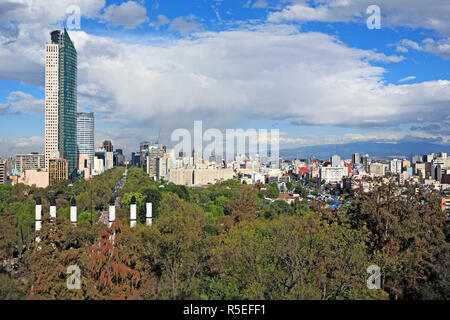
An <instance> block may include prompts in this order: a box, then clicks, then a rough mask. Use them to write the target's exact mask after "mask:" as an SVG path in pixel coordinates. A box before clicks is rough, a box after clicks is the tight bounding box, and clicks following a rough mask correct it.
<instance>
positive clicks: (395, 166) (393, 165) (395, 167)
mask: <svg viewBox="0 0 450 320" xmlns="http://www.w3.org/2000/svg"><path fill="white" fill-rule="evenodd" d="M389 171H390V172H391V173H392V174H400V173H402V160H399V159H393V160H391V161H390V162H389Z"/></svg>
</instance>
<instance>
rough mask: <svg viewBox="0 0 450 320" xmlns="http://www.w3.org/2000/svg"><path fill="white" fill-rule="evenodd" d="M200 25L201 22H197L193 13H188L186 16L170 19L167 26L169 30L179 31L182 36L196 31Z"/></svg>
mask: <svg viewBox="0 0 450 320" xmlns="http://www.w3.org/2000/svg"><path fill="white" fill-rule="evenodd" d="M201 27H202V24H201V23H200V22H198V17H197V16H196V15H194V14H190V15H188V16H186V17H178V18H175V19H173V20H172V22H171V23H170V26H169V30H172V31H176V32H179V33H180V34H181V35H182V36H185V35H186V34H188V33H190V32H193V31H198V30H200V29H201Z"/></svg>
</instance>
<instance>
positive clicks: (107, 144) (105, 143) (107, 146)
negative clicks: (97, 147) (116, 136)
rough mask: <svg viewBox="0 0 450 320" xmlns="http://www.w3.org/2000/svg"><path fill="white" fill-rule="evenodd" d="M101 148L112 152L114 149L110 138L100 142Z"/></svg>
mask: <svg viewBox="0 0 450 320" xmlns="http://www.w3.org/2000/svg"><path fill="white" fill-rule="evenodd" d="M102 148H103V149H105V150H106V152H113V151H114V147H113V145H112V142H111V140H105V141H103V143H102Z"/></svg>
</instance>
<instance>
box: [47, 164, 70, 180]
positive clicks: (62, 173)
mask: <svg viewBox="0 0 450 320" xmlns="http://www.w3.org/2000/svg"><path fill="white" fill-rule="evenodd" d="M68 167H69V166H68V161H67V160H66V159H50V160H49V162H48V180H49V185H51V186H52V185H54V184H56V183H58V182H61V181H64V180H67V179H68V178H69V175H68Z"/></svg>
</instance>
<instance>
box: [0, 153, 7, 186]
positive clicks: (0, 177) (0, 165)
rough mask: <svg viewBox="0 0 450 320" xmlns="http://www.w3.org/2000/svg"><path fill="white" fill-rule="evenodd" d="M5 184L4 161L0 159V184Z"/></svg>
mask: <svg viewBox="0 0 450 320" xmlns="http://www.w3.org/2000/svg"><path fill="white" fill-rule="evenodd" d="M5 183H6V161H5V160H1V159H0V184H5Z"/></svg>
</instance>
